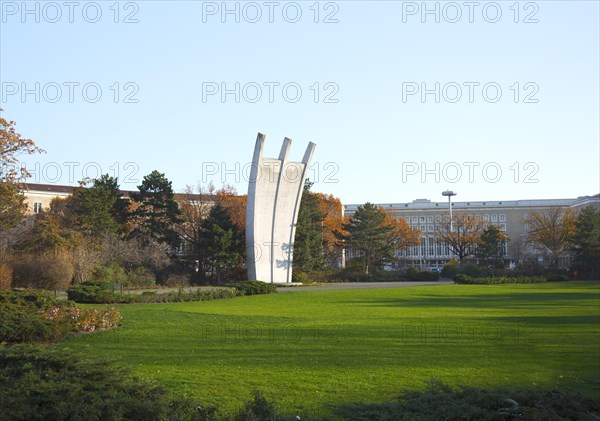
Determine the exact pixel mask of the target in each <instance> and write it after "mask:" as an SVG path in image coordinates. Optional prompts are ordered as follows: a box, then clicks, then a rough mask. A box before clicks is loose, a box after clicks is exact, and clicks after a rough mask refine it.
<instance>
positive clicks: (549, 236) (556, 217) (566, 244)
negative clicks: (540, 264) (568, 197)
mask: <svg viewBox="0 0 600 421" xmlns="http://www.w3.org/2000/svg"><path fill="white" fill-rule="evenodd" d="M527 224H528V225H529V231H528V233H527V241H528V242H529V243H530V244H532V245H534V246H535V247H537V248H538V249H540V250H548V251H549V252H550V256H551V264H554V265H558V259H559V258H560V256H562V255H563V254H565V253H566V252H567V251H568V250H569V249H570V248H571V245H572V241H573V235H574V234H575V214H574V212H573V210H572V209H570V208H553V209H550V210H548V211H546V212H537V211H531V212H530V214H529V216H528V218H527Z"/></svg>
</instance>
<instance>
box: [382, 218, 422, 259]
mask: <svg viewBox="0 0 600 421" xmlns="http://www.w3.org/2000/svg"><path fill="white" fill-rule="evenodd" d="M385 213H386V218H385V221H384V225H385V226H389V227H390V228H391V229H392V233H393V238H394V251H396V252H397V251H400V250H405V249H407V248H408V247H413V246H418V245H419V244H420V243H421V232H420V231H418V230H412V229H411V228H410V226H409V225H408V223H407V222H406V221H405V220H404V219H403V218H401V219H396V218H395V217H394V216H393V215H391V214H390V213H389V212H387V211H385Z"/></svg>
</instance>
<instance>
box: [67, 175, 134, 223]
mask: <svg viewBox="0 0 600 421" xmlns="http://www.w3.org/2000/svg"><path fill="white" fill-rule="evenodd" d="M71 207H72V209H73V211H74V213H75V214H76V218H77V222H78V224H79V225H80V227H81V228H82V229H83V230H85V231H88V232H89V233H90V234H92V235H101V234H116V233H117V232H120V231H121V232H122V231H123V230H124V229H125V228H124V227H125V224H126V222H127V201H126V200H125V199H123V198H122V197H121V193H120V191H119V184H118V181H117V179H116V178H113V177H110V176H109V175H108V174H104V175H102V176H101V177H100V178H99V179H96V180H94V184H93V186H91V187H89V188H79V189H77V190H76V191H75V192H74V194H73V200H72V201H71Z"/></svg>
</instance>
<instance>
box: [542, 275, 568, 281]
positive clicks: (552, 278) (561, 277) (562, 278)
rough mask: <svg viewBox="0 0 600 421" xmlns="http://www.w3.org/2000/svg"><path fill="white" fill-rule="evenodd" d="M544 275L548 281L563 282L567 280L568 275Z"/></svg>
mask: <svg viewBox="0 0 600 421" xmlns="http://www.w3.org/2000/svg"><path fill="white" fill-rule="evenodd" d="M545 277H546V279H547V280H548V282H564V281H568V280H569V277H568V276H567V275H564V274H562V273H551V274H548V275H545Z"/></svg>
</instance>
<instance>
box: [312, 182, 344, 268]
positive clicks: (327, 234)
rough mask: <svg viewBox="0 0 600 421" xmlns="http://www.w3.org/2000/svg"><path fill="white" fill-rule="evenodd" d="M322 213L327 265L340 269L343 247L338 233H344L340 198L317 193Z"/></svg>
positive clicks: (324, 252) (324, 251)
mask: <svg viewBox="0 0 600 421" xmlns="http://www.w3.org/2000/svg"><path fill="white" fill-rule="evenodd" d="M317 195H318V199H319V205H320V210H321V213H322V214H323V222H322V225H323V254H324V258H325V264H326V265H327V266H329V267H338V266H339V265H340V264H341V262H342V252H343V247H342V246H341V245H340V243H339V241H338V239H337V237H336V234H335V233H336V232H342V231H343V229H344V228H343V226H344V215H343V211H342V209H343V208H342V202H341V200H340V199H339V198H337V197H335V196H333V195H331V194H329V195H328V194H324V193H317Z"/></svg>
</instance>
